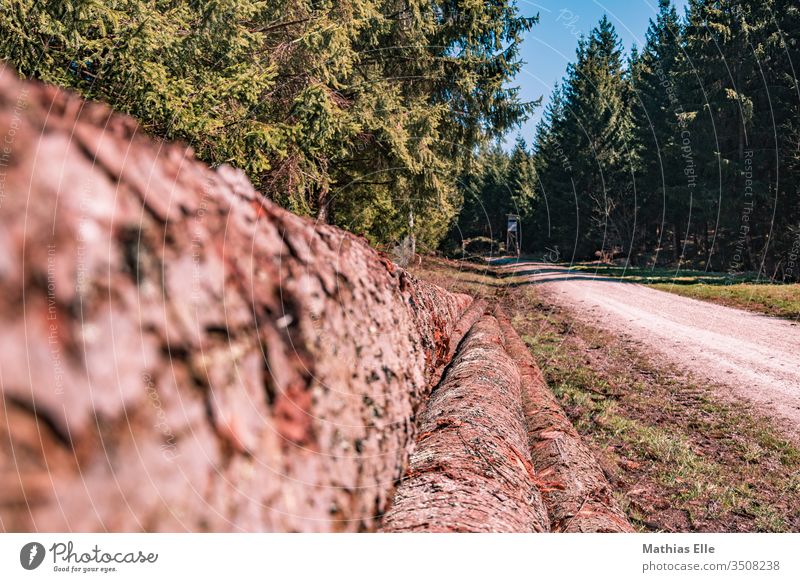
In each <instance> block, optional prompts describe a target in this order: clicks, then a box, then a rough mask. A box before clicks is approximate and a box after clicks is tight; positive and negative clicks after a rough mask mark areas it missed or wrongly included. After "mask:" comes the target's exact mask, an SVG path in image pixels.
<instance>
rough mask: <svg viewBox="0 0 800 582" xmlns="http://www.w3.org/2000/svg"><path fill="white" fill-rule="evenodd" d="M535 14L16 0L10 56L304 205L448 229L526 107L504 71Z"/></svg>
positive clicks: (380, 224) (367, 5) (365, 1)
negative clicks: (467, 178)
mask: <svg viewBox="0 0 800 582" xmlns="http://www.w3.org/2000/svg"><path fill="white" fill-rule="evenodd" d="M534 22H535V19H533V18H523V17H520V16H519V14H518V10H517V7H516V2H515V1H514V0H497V1H493V2H473V1H470V0H285V1H281V2H261V1H257V0H215V1H214V2H197V1H188V2H175V1H173V0H157V1H155V2H145V1H143V0H111V1H107V2H97V1H95V0H74V1H72V2H61V1H57V0H10V1H9V2H7V3H5V5H4V7H3V9H2V10H0V57H1V58H4V59H7V60H8V61H9V62H10V63H12V64H13V66H15V67H16V68H17V69H18V71H19V72H20V73H21V74H23V75H24V76H27V77H35V78H39V79H42V80H45V81H47V82H50V83H55V84H58V85H62V86H67V87H72V88H74V89H76V90H78V91H80V92H81V93H83V94H84V95H86V96H87V97H89V98H94V99H99V100H103V101H107V102H109V103H110V104H111V105H112V106H113V107H115V108H116V109H118V110H121V111H124V112H127V113H131V114H132V115H134V116H136V117H137V118H138V119H139V120H140V121H141V122H142V124H143V125H144V127H145V128H146V129H147V130H148V131H150V132H152V133H154V134H156V135H160V136H164V137H167V138H170V139H172V138H180V139H184V140H186V141H188V142H190V143H191V144H192V145H193V146H194V148H195V149H196V151H197V153H198V155H199V156H200V157H201V158H203V159H205V160H206V161H208V162H210V163H212V164H219V163H223V162H227V163H231V164H233V165H235V166H238V167H240V168H242V169H244V170H245V171H246V172H247V173H248V175H249V176H250V177H251V179H252V180H253V181H254V183H255V184H256V185H257V186H258V187H259V188H260V189H261V190H262V191H263V192H264V193H265V194H266V195H268V196H270V197H272V198H273V199H275V200H276V201H278V202H279V203H281V204H282V205H284V206H287V207H289V208H291V209H292V210H294V211H296V212H299V213H302V214H307V215H312V216H316V217H317V218H318V219H319V220H322V221H325V222H331V223H335V224H338V225H340V226H342V227H344V228H347V229H350V230H353V231H356V232H359V233H363V234H366V235H367V236H369V237H370V238H371V239H372V240H373V241H375V242H385V243H386V242H391V241H397V240H399V239H401V238H403V237H408V236H410V237H412V239H413V238H414V237H420V238H421V240H422V241H423V242H425V243H426V244H427V245H436V244H437V243H438V241H439V240H440V239H441V238H442V236H444V234H445V233H446V232H447V230H448V228H449V227H450V225H451V224H452V222H453V219H454V217H455V215H456V213H457V211H458V209H459V207H460V205H461V199H462V193H461V191H460V190H459V189H458V188H457V186H456V182H457V179H458V177H459V176H460V175H462V174H463V173H464V172H465V170H466V169H467V168H468V167H470V165H471V164H472V163H473V162H474V157H475V153H476V151H477V150H478V149H479V148H480V147H484V146H485V144H487V143H489V142H490V141H492V140H493V139H495V138H497V137H498V136H500V135H502V134H503V133H504V132H506V131H507V130H508V129H509V128H512V127H514V126H516V125H517V124H518V123H519V122H520V121H521V120H522V119H524V117H525V116H526V115H527V113H528V112H529V111H530V104H525V103H521V102H520V100H519V99H518V96H517V90H516V89H515V88H513V87H511V86H509V81H510V80H511V79H512V78H513V76H514V75H515V74H516V72H517V71H518V70H519V69H520V67H521V64H522V63H521V62H520V59H519V42H520V40H521V38H522V35H523V33H524V32H525V31H527V30H529V29H530V28H531V27H532V26H533V24H534ZM415 217H417V219H416V220H415ZM420 218H421V219H420Z"/></svg>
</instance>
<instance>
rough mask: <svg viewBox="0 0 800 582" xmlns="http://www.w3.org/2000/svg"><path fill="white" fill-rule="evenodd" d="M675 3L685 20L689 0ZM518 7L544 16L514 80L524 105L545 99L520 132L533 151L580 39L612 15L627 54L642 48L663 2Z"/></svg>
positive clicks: (525, 2) (554, 0) (538, 2)
mask: <svg viewBox="0 0 800 582" xmlns="http://www.w3.org/2000/svg"><path fill="white" fill-rule="evenodd" d="M673 3H674V4H675V6H676V7H677V9H678V14H679V15H681V16H683V12H684V7H685V6H686V0H673ZM517 5H518V6H519V8H520V11H521V13H522V14H523V15H525V16H533V15H535V14H536V13H538V14H539V23H538V24H537V25H536V26H534V27H533V29H532V30H531V31H530V32H528V33H527V34H526V35H525V38H524V40H523V43H522V59H523V60H524V61H525V63H526V64H525V69H524V70H523V71H522V72H521V73H520V74H519V75H518V76H517V78H516V80H515V84H516V85H519V87H520V90H521V97H522V99H523V100H524V101H532V100H534V99H538V98H539V97H542V105H541V106H540V107H539V108H538V109H537V110H536V112H535V113H534V114H533V116H532V117H531V119H529V120H528V122H527V123H525V125H524V126H523V128H522V130H521V132H520V133H521V135H522V137H524V138H525V141H527V142H528V144H529V145H530V143H531V142H532V141H533V135H534V130H535V127H536V123H537V122H538V121H539V119H540V118H541V115H542V112H543V111H544V108H545V106H546V105H547V100H548V99H549V98H550V93H551V92H552V90H553V84H554V83H555V82H556V81H560V80H561V79H562V78H563V77H564V74H565V73H566V70H567V64H568V63H569V62H571V61H574V60H575V48H576V47H577V43H578V37H579V36H580V35H581V34H587V33H588V32H589V31H590V30H591V29H592V28H594V26H595V25H596V24H597V22H598V21H599V20H600V18H602V16H603V14H608V17H609V19H610V20H611V22H612V23H613V24H614V28H616V29H617V34H619V36H620V38H621V39H622V44H623V45H624V47H625V51H626V52H627V51H630V48H631V46H632V45H633V44H634V43H635V44H636V45H637V46H639V47H641V46H642V45H643V44H644V35H645V32H646V31H647V26H648V21H649V20H650V19H651V18H655V15H656V12H657V11H658V0H582V1H581V0H535V1H530V0H517ZM515 138H516V132H514V133H511V134H509V136H508V142H510V143H513V142H514V139H515Z"/></svg>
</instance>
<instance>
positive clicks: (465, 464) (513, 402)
mask: <svg viewBox="0 0 800 582" xmlns="http://www.w3.org/2000/svg"><path fill="white" fill-rule="evenodd" d="M520 389H521V385H520V374H519V371H518V369H517V367H516V365H515V363H514V361H513V360H512V359H511V357H510V356H509V355H508V354H507V353H506V352H505V350H504V348H503V340H502V336H501V332H500V328H499V326H498V324H497V320H495V318H494V317H492V316H490V315H487V316H484V317H482V318H481V319H480V320H479V321H478V322H477V323H475V325H473V326H472V328H471V329H470V331H469V333H468V334H467V336H466V338H464V341H463V342H462V345H461V346H460V348H459V350H458V353H457V355H456V357H455V359H454V360H453V362H452V364H451V365H450V366H449V368H448V370H447V372H446V374H445V377H444V379H443V380H442V383H441V384H440V385H439V386H438V387H437V388H436V390H435V391H434V393H433V394H432V395H431V397H430V400H429V402H428V404H427V406H426V408H425V411H424V413H423V415H422V418H421V419H420V433H419V436H418V437H417V446H416V449H415V450H414V452H413V453H412V455H411V462H410V466H409V469H408V472H407V474H406V476H405V478H404V479H403V482H402V483H401V484H400V485H399V487H398V489H397V494H396V496H395V501H394V504H393V506H392V508H391V509H390V510H389V512H388V513H387V514H386V516H385V518H384V522H383V530H384V531H387V532H541V531H547V530H548V527H549V523H548V518H547V512H546V510H545V508H544V505H543V504H542V500H541V496H540V493H539V490H538V489H537V486H536V482H537V479H536V475H535V474H534V470H533V465H532V463H531V457H530V452H529V450H528V446H527V438H526V437H527V432H526V429H525V418H524V415H523V410H522V405H521V403H522V399H521V394H520Z"/></svg>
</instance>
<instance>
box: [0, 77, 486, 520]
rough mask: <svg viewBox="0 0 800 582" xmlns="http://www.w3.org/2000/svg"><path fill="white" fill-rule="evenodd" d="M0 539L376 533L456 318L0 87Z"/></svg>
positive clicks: (371, 270)
mask: <svg viewBox="0 0 800 582" xmlns="http://www.w3.org/2000/svg"><path fill="white" fill-rule="evenodd" d="M0 142H2V146H1V147H2V148H3V149H0V153H1V154H2V160H1V161H2V164H1V166H2V167H0V171H1V174H2V175H1V176H0V177H1V178H2V182H0V194H2V198H1V199H0V325H2V327H3V333H2V334H0V390H1V392H2V403H1V404H0V407H1V408H2V410H0V432H2V433H3V436H2V437H0V480H2V483H3V487H2V488H1V489H0V529H3V530H7V531H19V530H24V531H30V530H49V531H58V530H67V531H104V530H110V531H187V530H188V531H207V530H208V531H370V530H374V529H375V528H376V527H377V525H378V523H379V519H380V516H381V514H382V513H383V512H384V511H385V509H386V508H387V506H388V505H389V502H390V500H391V497H392V493H393V490H394V484H395V482H396V481H397V480H399V479H400V477H401V476H402V475H403V472H404V471H405V468H406V465H407V459H408V455H409V452H410V450H411V448H412V447H413V442H414V437H415V430H416V428H415V427H416V421H415V417H416V414H417V411H418V409H419V408H420V406H421V404H422V402H423V401H424V400H425V398H426V397H427V395H428V393H429V391H430V389H431V387H432V386H433V385H435V384H436V382H437V380H438V374H439V373H440V372H441V370H442V368H443V367H444V365H445V364H446V360H447V358H448V356H449V352H450V336H451V333H452V331H453V329H454V326H455V325H456V323H457V321H458V319H459V316H460V315H461V313H462V312H463V311H464V310H465V309H466V307H467V306H468V305H469V303H470V301H471V300H470V299H469V298H468V297H466V296H463V295H456V294H452V293H448V292H446V291H444V290H443V289H440V288H438V287H435V286H433V285H430V284H427V283H425V282H422V281H419V280H417V279H415V278H414V277H412V276H411V275H409V274H408V273H407V272H405V271H403V270H402V269H399V268H397V267H395V266H394V265H393V264H392V263H391V262H390V261H388V260H387V259H386V258H385V257H384V256H383V255H381V254H380V253H378V252H376V251H375V250H373V249H371V248H370V247H369V245H368V244H367V242H366V241H365V240H363V239H361V238H358V237H355V236H353V235H350V234H348V233H345V232H343V231H341V230H338V229H336V228H333V227H329V226H322V225H316V224H314V223H312V222H310V221H309V220H305V219H303V218H300V217H297V216H294V215H292V214H291V213H289V212H287V211H285V210H282V209H281V208H279V207H277V206H276V205H274V204H272V203H270V202H269V201H266V200H264V198H263V197H262V196H261V195H259V194H258V193H257V192H255V191H254V190H253V188H252V186H251V185H250V183H249V182H248V181H247V180H246V178H245V177H244V176H243V174H241V173H240V172H238V171H235V170H233V169H232V168H230V167H226V166H222V167H220V168H218V169H216V170H212V169H209V168H208V167H206V166H204V165H202V164H200V163H198V162H196V161H195V160H194V159H193V157H192V153H191V151H190V150H189V149H187V148H185V147H182V146H179V145H171V144H165V143H158V142H155V141H153V140H151V139H148V138H146V137H144V136H143V135H142V132H141V131H140V129H139V128H138V127H137V126H136V124H135V123H134V122H133V121H132V120H131V119H129V118H126V117H122V116H118V115H113V114H112V113H111V112H110V111H109V110H108V109H107V108H106V107H104V106H102V105H98V104H92V103H86V102H84V101H83V100H81V99H79V98H78V97H76V96H74V95H71V94H69V93H66V92H63V91H60V90H57V89H54V88H52V87H46V86H43V85H37V84H32V83H23V82H21V81H19V80H18V79H17V78H16V77H14V76H13V75H12V74H10V73H9V72H8V70H6V71H4V72H2V74H0Z"/></svg>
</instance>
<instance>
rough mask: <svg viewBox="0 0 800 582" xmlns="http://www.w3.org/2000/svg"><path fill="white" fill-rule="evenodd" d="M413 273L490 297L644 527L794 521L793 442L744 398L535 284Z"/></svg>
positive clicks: (796, 468)
mask: <svg viewBox="0 0 800 582" xmlns="http://www.w3.org/2000/svg"><path fill="white" fill-rule="evenodd" d="M414 271H415V274H417V275H418V276H422V277H423V278H425V279H428V280H431V281H432V282H434V283H437V284H439V285H441V286H443V287H445V288H448V289H451V290H453V291H461V292H467V293H472V294H473V295H476V296H480V297H483V298H486V299H489V300H490V301H498V302H500V303H501V304H502V305H503V307H504V308H505V309H506V310H507V312H508V313H509V314H510V315H511V317H512V324H513V325H514V327H515V328H516V329H517V331H518V332H519V334H520V336H521V337H522V339H523V341H525V343H526V344H527V345H528V347H529V348H530V350H531V353H532V354H533V355H534V357H535V359H536V361H537V362H538V364H539V366H540V367H541V368H542V371H543V373H544V374H545V377H546V379H547V381H548V385H549V386H550V388H551V389H552V390H553V392H554V393H555V394H556V396H557V397H558V399H559V401H560V402H561V404H562V406H563V407H564V409H565V411H566V412H567V415H568V416H569V417H570V419H571V420H572V422H573V423H574V424H575V426H576V428H577V430H578V431H579V432H580V433H581V435H583V437H584V439H586V442H587V443H589V445H590V446H591V447H592V448H593V450H594V451H595V453H596V455H597V457H598V460H599V462H600V464H601V467H602V469H603V471H604V472H605V474H606V476H607V477H608V478H609V481H610V482H611V483H612V485H613V486H614V487H615V489H616V493H615V495H616V497H617V499H618V500H619V502H620V506H621V507H622V508H623V510H624V511H625V512H626V513H627V515H628V517H629V518H630V519H631V521H632V523H633V524H634V525H635V526H636V527H637V528H639V529H640V530H642V531H721V532H735V531H800V449H798V447H797V446H795V445H794V444H792V443H791V442H790V441H789V440H787V439H786V438H785V437H784V436H783V435H782V434H781V433H780V432H779V431H778V430H777V428H775V427H774V426H772V424H771V422H770V420H769V419H768V418H766V417H762V416H760V415H758V414H757V413H754V412H751V411H750V410H749V409H748V406H747V404H746V403H744V402H741V401H735V400H728V399H727V398H726V397H723V396H722V395H721V394H722V393H721V392H718V391H716V390H715V389H714V388H713V387H710V386H703V385H697V384H695V383H694V382H692V381H691V380H689V379H688V378H686V377H683V376H679V375H675V374H673V373H672V372H671V371H669V370H664V369H659V368H658V367H656V366H654V365H653V364H651V363H650V360H649V359H648V357H647V354H645V353H641V352H640V351H639V348H637V347H636V346H632V345H630V344H628V343H626V342H625V341H624V340H622V339H620V338H618V337H616V336H613V335H612V334H609V333H607V332H605V331H603V330H601V329H597V328H594V327H591V326H587V325H584V324H581V323H579V322H578V321H577V320H575V319H574V318H572V317H571V315H570V314H569V312H567V311H565V310H562V309H560V308H558V307H557V306H555V305H552V304H550V303H548V302H547V301H546V298H545V297H544V296H543V295H541V294H540V293H539V292H538V290H537V288H536V287H535V286H514V285H510V286H507V285H503V282H504V280H503V279H497V278H495V277H494V276H493V275H492V273H491V271H486V272H484V271H479V272H476V271H475V269H473V268H470V267H467V268H460V266H459V265H458V263H455V262H451V261H438V260H437V261H430V260H426V261H423V264H422V266H421V267H420V268H418V269H415V270H414Z"/></svg>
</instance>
